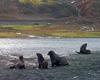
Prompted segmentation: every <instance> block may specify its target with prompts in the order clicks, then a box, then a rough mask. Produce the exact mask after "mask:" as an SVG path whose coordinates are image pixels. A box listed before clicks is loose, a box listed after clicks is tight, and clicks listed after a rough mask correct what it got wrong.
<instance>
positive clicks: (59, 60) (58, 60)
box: [48, 51, 69, 67]
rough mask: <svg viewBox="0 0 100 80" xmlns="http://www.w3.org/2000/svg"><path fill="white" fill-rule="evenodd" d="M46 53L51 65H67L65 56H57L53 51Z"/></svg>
mask: <svg viewBox="0 0 100 80" xmlns="http://www.w3.org/2000/svg"><path fill="white" fill-rule="evenodd" d="M48 55H49V56H50V60H51V66H52V67H54V66H64V65H69V64H68V62H67V59H65V57H59V56H58V55H57V54H56V53H55V52H54V51H49V52H48Z"/></svg>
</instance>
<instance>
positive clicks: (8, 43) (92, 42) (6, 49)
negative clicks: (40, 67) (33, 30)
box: [0, 38, 100, 57]
mask: <svg viewBox="0 0 100 80" xmlns="http://www.w3.org/2000/svg"><path fill="white" fill-rule="evenodd" d="M83 43H88V48H89V49H91V50H92V51H96V50H97V51H98V50H100V46H99V45H100V38H64V39H54V38H33V39H10V38H4V39H0V54H3V55H4V54H7V55H8V54H21V55H24V56H25V57H33V56H36V55H35V54H36V53H42V54H43V55H44V56H46V55H47V53H48V51H50V50H54V51H56V52H57V53H58V54H59V55H69V54H73V53H74V52H75V51H79V48H80V46H81V45H82V44H83Z"/></svg>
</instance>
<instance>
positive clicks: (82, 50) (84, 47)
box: [77, 43, 91, 54]
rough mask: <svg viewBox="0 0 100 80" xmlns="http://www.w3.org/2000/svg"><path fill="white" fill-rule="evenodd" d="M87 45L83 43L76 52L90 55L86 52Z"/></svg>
mask: <svg viewBox="0 0 100 80" xmlns="http://www.w3.org/2000/svg"><path fill="white" fill-rule="evenodd" d="M86 48H87V43H84V44H83V45H82V46H81V47H80V52H77V53H78V54H91V51H90V50H87V49H86Z"/></svg>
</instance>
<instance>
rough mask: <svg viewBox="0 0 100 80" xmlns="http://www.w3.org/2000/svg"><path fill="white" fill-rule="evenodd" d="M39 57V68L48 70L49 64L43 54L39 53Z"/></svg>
mask: <svg viewBox="0 0 100 80" xmlns="http://www.w3.org/2000/svg"><path fill="white" fill-rule="evenodd" d="M37 57H38V64H39V65H38V68H40V69H47V68H48V62H47V61H46V60H45V59H44V57H43V56H42V54H40V53H37Z"/></svg>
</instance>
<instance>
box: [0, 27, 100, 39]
mask: <svg viewBox="0 0 100 80" xmlns="http://www.w3.org/2000/svg"><path fill="white" fill-rule="evenodd" d="M71 26H72V25H1V26H0V37H1V38H8V37H10V38H16V37H27V36H25V35H22V34H27V35H34V36H42V37H47V36H52V37H65V38H67V37H69V38H77V37H78V38H84V37H86V38H92V37H93V38H97V37H100V32H84V31H80V26H79V25H76V26H77V27H76V26H73V27H71ZM19 32H20V33H22V34H20V35H18V34H16V33H19Z"/></svg>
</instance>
